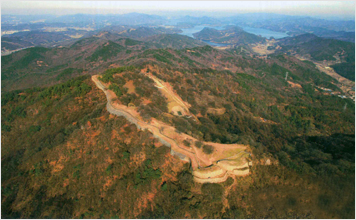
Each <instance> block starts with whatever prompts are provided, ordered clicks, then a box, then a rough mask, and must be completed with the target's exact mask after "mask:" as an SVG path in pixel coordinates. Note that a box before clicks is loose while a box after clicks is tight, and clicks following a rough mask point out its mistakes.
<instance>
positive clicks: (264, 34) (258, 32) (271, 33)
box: [241, 27, 288, 39]
mask: <svg viewBox="0 0 356 220" xmlns="http://www.w3.org/2000/svg"><path fill="white" fill-rule="evenodd" d="M241 28H242V29H243V30H244V31H246V32H248V33H251V34H255V35H261V36H262V37H265V38H267V39H269V38H270V37H274V38H275V39H279V38H284V37H288V34H287V33H283V32H276V31H271V30H267V29H263V28H253V27H241Z"/></svg>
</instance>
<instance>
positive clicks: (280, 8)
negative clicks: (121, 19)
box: [1, 1, 355, 19]
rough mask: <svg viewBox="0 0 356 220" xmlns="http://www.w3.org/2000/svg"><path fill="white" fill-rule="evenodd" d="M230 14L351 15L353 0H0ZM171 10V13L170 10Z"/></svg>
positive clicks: (8, 8) (38, 10) (56, 8)
mask: <svg viewBox="0 0 356 220" xmlns="http://www.w3.org/2000/svg"><path fill="white" fill-rule="evenodd" d="M177 11H184V13H185V14H189V15H216V16H223V15H231V14H232V13H249V12H271V13H279V14H288V15H308V16H318V17H329V16H331V17H339V18H345V19H350V18H352V19H354V17H355V2H354V1H350V2H345V1H252V2H251V1H219V2H217V1H130V2H126V1H1V13H2V14H56V15H63V14H76V13H90V14H94V13H99V14H112V13H114V14H125V13H130V12H140V13H147V14H164V15H170V14H171V15H177ZM173 12H174V13H173Z"/></svg>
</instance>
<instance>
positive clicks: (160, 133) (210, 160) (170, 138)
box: [92, 75, 250, 182]
mask: <svg viewBox="0 0 356 220" xmlns="http://www.w3.org/2000/svg"><path fill="white" fill-rule="evenodd" d="M92 81H93V82H94V83H95V85H96V86H97V87H98V88H99V89H101V90H102V91H103V92H104V93H105V95H106V98H107V105H106V108H107V111H108V112H109V113H111V114H113V115H117V116H123V117H125V118H126V119H127V120H128V121H129V122H131V123H133V124H135V125H136V126H137V127H138V128H139V129H141V130H144V129H147V130H149V131H150V132H151V133H152V134H153V136H154V137H156V138H157V139H158V140H159V141H160V142H161V143H162V144H164V145H166V146H168V147H170V148H171V154H172V155H177V156H178V157H179V158H180V159H182V160H184V161H186V162H189V163H190V164H191V167H192V169H193V175H194V176H195V177H197V178H198V179H197V178H195V179H196V180H197V181H198V182H223V181H225V180H226V178H227V176H228V174H229V173H230V172H229V170H230V171H232V169H231V166H232V167H234V165H233V164H235V163H236V162H237V161H238V164H239V165H238V166H236V168H241V167H243V168H246V167H248V163H247V162H246V159H245V158H246V157H247V156H246V155H250V153H248V152H246V151H244V150H245V149H246V148H247V146H244V145H238V144H218V143H211V142H204V143H203V144H209V145H212V146H214V148H215V151H214V152H213V153H212V154H211V155H206V154H205V153H203V151H202V149H198V148H196V147H195V146H192V147H187V146H185V145H184V144H183V140H190V141H192V142H193V143H194V142H195V141H198V140H197V139H195V138H193V137H191V136H189V135H187V134H183V133H182V134H180V133H177V132H176V129H175V128H174V127H172V126H170V125H167V124H165V123H163V122H160V121H158V120H157V119H154V118H153V119H152V120H151V122H150V123H147V122H145V121H143V120H142V119H141V117H140V115H139V113H138V112H137V111H136V110H135V109H134V108H131V107H127V106H125V105H120V104H118V103H116V102H115V101H114V98H115V95H114V93H113V92H112V91H110V90H108V89H107V86H105V85H104V84H103V83H102V82H101V81H100V80H99V79H98V75H94V76H92ZM222 161H227V162H229V161H231V162H232V164H229V168H228V170H227V169H225V167H226V165H223V164H222V165H220V164H221V163H220V164H218V163H219V162H222ZM241 163H243V166H241ZM221 173H223V175H221ZM247 173H248V170H247ZM195 174H196V175H195ZM243 174H246V171H244V172H243ZM198 176H199V177H198ZM202 176H203V177H206V178H201V177H202Z"/></svg>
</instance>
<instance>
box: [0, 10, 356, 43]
mask: <svg viewBox="0 0 356 220" xmlns="http://www.w3.org/2000/svg"><path fill="white" fill-rule="evenodd" d="M1 18H2V23H1V24H2V31H7V30H23V29H30V30H34V29H39V28H43V27H45V26H52V27H53V26H55V27H63V25H64V26H67V27H68V26H69V27H70V26H71V27H74V26H75V27H87V26H90V27H92V28H94V29H100V28H103V27H106V26H110V25H147V26H152V25H156V26H157V25H179V24H184V25H186V26H187V25H193V26H194V25H210V26H224V25H237V26H248V27H255V28H264V29H268V30H272V31H278V32H288V34H289V35H291V36H295V35H300V34H303V33H314V34H315V35H317V36H319V37H326V38H334V39H339V40H344V41H350V42H354V41H355V37H354V32H355V21H354V20H348V21H342V20H325V19H318V18H312V17H306V16H290V15H281V14H273V13H246V14H238V15H236V16H229V17H221V18H215V17H208V16H203V17H194V16H180V17H171V18H167V17H164V16H158V15H148V14H141V13H129V14H117V15H111V14H110V15H90V14H75V15H64V16H52V15H38V16H22V15H2V16H1Z"/></svg>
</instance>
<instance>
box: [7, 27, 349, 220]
mask: <svg viewBox="0 0 356 220" xmlns="http://www.w3.org/2000/svg"><path fill="white" fill-rule="evenodd" d="M158 30H160V29H158ZM132 31H138V32H137V33H139V31H142V30H140V29H137V30H132ZM307 38H308V39H309V40H310V41H308V40H304V41H308V42H307V43H303V42H302V41H301V42H300V44H301V45H304V44H305V45H304V46H303V47H304V48H305V50H307V49H308V48H307V45H311V44H312V42H313V39H314V37H313V36H312V37H310V36H309V37H308V36H307ZM239 39H240V38H239ZM259 40H260V39H259ZM327 42H329V40H327ZM333 42H334V41H333ZM333 42H329V43H330V44H328V45H335V44H334V43H333ZM344 43H345V42H344ZM197 44H199V43H198V41H196V40H192V39H191V38H186V37H182V36H179V37H178V36H177V35H157V36H153V37H152V36H151V37H150V38H145V39H144V40H138V39H131V38H127V37H123V36H119V35H117V34H112V33H107V32H101V33H100V34H98V35H95V36H92V37H90V38H84V39H81V40H79V41H77V42H75V43H73V44H72V45H69V46H66V47H56V48H39V47H34V48H29V49H26V50H23V51H19V52H17V53H13V54H11V55H9V56H2V60H1V61H2V67H1V68H2V88H3V92H2V94H1V96H2V97H1V101H2V104H1V114H2V117H1V132H2V134H1V136H2V138H1V146H2V148H1V153H2V156H1V161H2V163H1V166H2V188H1V190H2V218H354V216H355V209H354V207H355V138H354V137H355V104H354V102H353V101H352V100H351V99H348V98H345V99H343V98H340V97H338V96H336V95H332V94H331V93H330V92H326V91H325V90H323V89H322V88H328V89H331V90H332V91H333V92H338V94H343V92H342V90H341V89H340V88H339V87H340V86H341V85H340V83H339V82H337V81H336V80H335V79H333V78H331V77H330V76H328V75H326V74H325V73H323V72H320V71H319V70H318V69H317V68H316V66H315V65H314V64H313V63H311V62H308V61H301V60H298V59H296V58H295V57H293V56H290V55H288V54H284V53H278V52H277V53H275V54H271V55H269V56H268V59H261V58H258V57H257V56H256V54H253V53H251V52H249V51H247V50H242V49H240V48H239V47H235V48H229V49H226V50H218V49H216V48H213V47H210V46H206V45H205V46H203V45H200V44H199V45H197ZM286 44H287V43H286ZM298 45H299V43H298ZM341 46H343V45H341ZM341 46H340V45H339V44H338V45H336V46H335V48H337V49H339V48H344V50H345V53H344V56H341V54H340V57H341V58H342V59H350V57H351V56H352V55H350V53H349V50H351V49H347V48H346V47H341ZM318 47H321V45H319V46H318ZM333 48H334V47H332V48H330V50H333ZM319 49H320V48H319ZM353 49H354V48H353ZM312 52H313V51H312V49H310V51H309V50H308V53H311V54H313V53H312ZM319 52H320V51H319ZM319 52H318V53H315V56H316V57H314V58H315V59H318V57H321V59H324V58H323V56H324V55H323V54H322V53H319ZM332 52H333V51H332ZM329 54H330V53H329ZM336 69H337V68H336ZM287 72H288V74H286V73H287ZM94 74H95V75H97V74H99V75H100V80H101V81H102V82H104V83H107V85H108V89H109V90H110V91H112V92H113V93H114V94H115V96H116V98H117V101H118V102H119V103H120V104H122V105H125V106H131V107H132V106H134V107H135V108H137V109H138V112H139V113H140V115H141V116H142V117H143V118H144V119H145V120H146V121H147V122H149V121H150V120H152V119H157V120H160V121H163V122H164V123H167V124H168V125H170V126H174V128H175V129H176V132H177V133H181V134H187V135H190V136H192V137H194V138H196V139H197V140H199V141H200V142H203V141H206V142H215V143H222V144H243V145H247V146H249V147H250V148H251V151H252V154H251V160H252V162H253V166H252V167H251V172H250V175H248V176H244V177H238V176H234V178H232V177H230V178H228V179H227V180H226V181H225V182H222V183H205V184H200V183H197V182H194V181H193V176H192V168H191V167H190V166H189V163H187V162H184V161H182V160H180V159H179V158H178V157H176V156H172V155H171V153H170V149H169V148H168V147H167V146H164V145H163V144H162V143H160V142H159V140H158V139H157V138H155V137H154V136H153V135H152V133H151V132H150V131H148V130H144V131H142V130H139V129H138V128H137V127H136V126H134V125H133V124H131V123H130V122H128V121H127V120H126V119H125V118H124V117H121V116H120V117H118V116H115V115H111V114H109V113H108V111H107V109H106V104H107V100H106V97H105V95H104V93H103V91H102V90H100V89H98V88H97V87H96V85H95V84H94V83H93V81H91V78H90V75H94ZM145 74H152V76H154V77H155V78H156V79H159V80H161V81H162V82H164V83H167V85H169V88H170V89H171V90H172V91H173V92H174V93H176V94H177V95H178V96H179V97H181V99H182V100H183V101H184V102H186V103H188V104H189V106H190V107H189V112H190V113H191V114H192V115H193V116H194V117H184V116H182V115H179V114H178V115H177V114H173V113H172V112H170V111H169V108H168V105H169V103H168V100H167V99H166V98H165V96H164V95H163V93H162V92H161V88H159V87H158V86H156V85H155V84H154V82H153V80H152V79H151V78H149V77H148V76H147V75H145ZM188 144H189V143H188ZM188 144H187V145H188Z"/></svg>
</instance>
